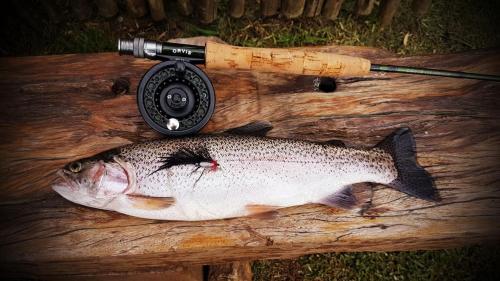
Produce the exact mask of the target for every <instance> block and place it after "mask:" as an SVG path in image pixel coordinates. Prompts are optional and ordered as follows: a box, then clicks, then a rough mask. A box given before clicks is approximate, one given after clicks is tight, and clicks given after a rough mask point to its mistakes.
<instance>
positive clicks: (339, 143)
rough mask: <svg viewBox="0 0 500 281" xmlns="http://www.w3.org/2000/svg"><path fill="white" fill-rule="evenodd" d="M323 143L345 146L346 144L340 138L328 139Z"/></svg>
mask: <svg viewBox="0 0 500 281" xmlns="http://www.w3.org/2000/svg"><path fill="white" fill-rule="evenodd" d="M324 143H326V144H328V145H331V146H338V147H347V145H346V144H345V143H344V142H343V141H341V140H329V141H326V142H324Z"/></svg>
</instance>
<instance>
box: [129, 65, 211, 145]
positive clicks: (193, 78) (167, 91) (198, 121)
mask: <svg viewBox="0 0 500 281" xmlns="http://www.w3.org/2000/svg"><path fill="white" fill-rule="evenodd" d="M137 103H138V106H139V111H140V112H141V115H142V116H143V118H144V120H145V121H146V123H147V124H148V125H149V126H150V127H151V128H153V129H154V130H156V131H158V132H160V133H162V134H164V135H169V136H182V135H189V134H194V133H196V132H198V131H199V130H201V128H203V126H205V124H207V122H208V120H209V119H210V117H211V116H212V114H213V112H214V108H215V92H214V88H213V86H212V83H211V82H210V80H209V79H208V77H207V75H206V74H205V73H204V72H203V71H202V70H201V69H199V68H198V67H196V66H195V65H193V64H191V63H189V62H187V61H180V60H168V61H164V62H161V63H159V64H157V65H155V66H153V67H152V68H151V69H150V70H148V72H146V74H145V75H144V77H143V78H142V80H141V82H140V83H139V88H138V91H137Z"/></svg>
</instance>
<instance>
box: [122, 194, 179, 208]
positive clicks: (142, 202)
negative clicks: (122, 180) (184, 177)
mask: <svg viewBox="0 0 500 281" xmlns="http://www.w3.org/2000/svg"><path fill="white" fill-rule="evenodd" d="M125 197H126V200H127V201H128V203H129V204H131V205H132V206H133V207H135V208H138V209H142V210H162V209H165V208H168V207H170V206H172V205H173V204H174V203H175V199H174V198H173V197H148V196H142V195H125Z"/></svg>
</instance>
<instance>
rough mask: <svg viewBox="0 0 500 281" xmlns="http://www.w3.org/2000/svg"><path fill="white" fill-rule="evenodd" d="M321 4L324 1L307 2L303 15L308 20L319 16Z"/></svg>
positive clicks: (311, 0) (309, 0)
mask: <svg viewBox="0 0 500 281" xmlns="http://www.w3.org/2000/svg"><path fill="white" fill-rule="evenodd" d="M323 3H324V0H307V1H306V6H305V8H304V15H305V16H306V17H309V18H311V17H317V16H319V15H321V8H322V7H323Z"/></svg>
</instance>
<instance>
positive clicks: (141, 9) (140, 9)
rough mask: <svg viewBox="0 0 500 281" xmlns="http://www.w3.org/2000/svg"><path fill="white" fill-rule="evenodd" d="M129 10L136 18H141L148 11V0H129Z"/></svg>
mask: <svg viewBox="0 0 500 281" xmlns="http://www.w3.org/2000/svg"><path fill="white" fill-rule="evenodd" d="M126 3H127V12H128V13H129V14H130V15H132V16H133V17H135V18H141V17H143V16H145V15H146V14H147V13H148V7H147V4H146V0H127V1H126Z"/></svg>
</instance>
